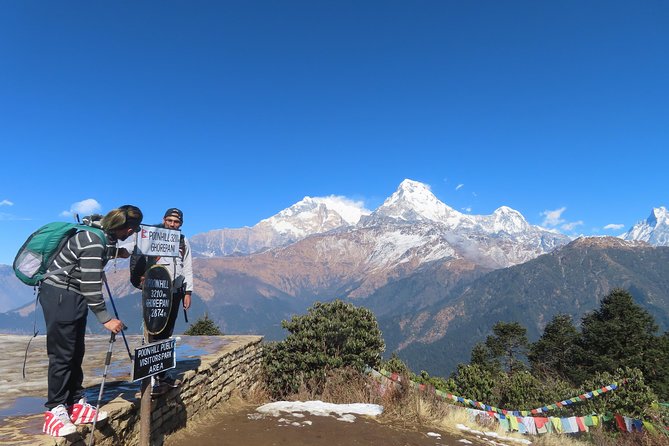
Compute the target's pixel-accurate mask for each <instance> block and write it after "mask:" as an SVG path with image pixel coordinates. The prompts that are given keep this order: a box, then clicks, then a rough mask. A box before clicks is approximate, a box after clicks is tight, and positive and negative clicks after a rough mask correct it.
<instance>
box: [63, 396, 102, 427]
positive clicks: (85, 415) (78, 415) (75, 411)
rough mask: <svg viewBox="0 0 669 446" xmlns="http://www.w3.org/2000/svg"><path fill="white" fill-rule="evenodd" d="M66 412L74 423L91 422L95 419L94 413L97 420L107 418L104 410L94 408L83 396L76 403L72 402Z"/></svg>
mask: <svg viewBox="0 0 669 446" xmlns="http://www.w3.org/2000/svg"><path fill="white" fill-rule="evenodd" d="M68 412H69V414H70V420H72V422H73V423H74V424H88V423H92V422H94V421H95V417H96V415H97V418H98V419H97V421H98V422H99V421H102V420H105V419H107V412H105V411H104V410H95V407H93V406H91V405H90V404H88V403H87V402H86V399H85V398H82V399H80V400H79V402H78V403H76V404H73V405H72V407H70V408H69V410H68Z"/></svg>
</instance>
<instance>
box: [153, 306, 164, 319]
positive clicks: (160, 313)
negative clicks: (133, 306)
mask: <svg viewBox="0 0 669 446" xmlns="http://www.w3.org/2000/svg"><path fill="white" fill-rule="evenodd" d="M151 317H167V311H165V309H164V308H152V309H151Z"/></svg>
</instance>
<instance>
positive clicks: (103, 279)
mask: <svg viewBox="0 0 669 446" xmlns="http://www.w3.org/2000/svg"><path fill="white" fill-rule="evenodd" d="M102 281H103V282H104V283H105V287H106V288H107V294H109V301H110V302H111V304H112V308H113V309H114V315H116V319H118V320H121V318H120V317H119V316H118V311H116V305H115V304H114V298H113V297H112V293H111V290H110V289H109V284H108V283H107V276H106V275H104V274H103V276H102ZM125 328H126V326H125V325H124V326H123V328H122V329H121V336H123V342H124V343H125V349H126V350H127V351H128V356H129V357H130V361H132V353H130V346H128V340H127V339H126V338H125V331H124V329H125Z"/></svg>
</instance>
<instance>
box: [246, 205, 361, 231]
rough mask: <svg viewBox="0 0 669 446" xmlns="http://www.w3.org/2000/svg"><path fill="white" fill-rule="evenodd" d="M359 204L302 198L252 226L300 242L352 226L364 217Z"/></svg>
mask: <svg viewBox="0 0 669 446" xmlns="http://www.w3.org/2000/svg"><path fill="white" fill-rule="evenodd" d="M368 213H369V211H368V210H366V209H365V208H364V207H363V205H362V203H360V202H355V201H352V200H349V199H347V198H344V197H337V196H334V195H332V196H329V197H314V198H312V197H304V199H302V200H301V201H298V202H297V203H295V204H294V205H292V206H290V207H289V208H286V209H284V210H282V211H281V212H279V213H278V214H276V215H274V216H272V217H270V218H267V219H265V220H262V221H261V222H260V223H258V224H257V225H256V226H258V227H263V226H269V227H271V228H272V229H273V230H274V231H276V232H277V233H279V234H283V235H289V236H291V237H295V238H303V237H306V236H309V235H312V234H317V233H321V232H327V231H330V230H332V229H336V228H339V227H342V226H349V225H354V224H356V223H357V222H358V221H359V220H360V217H361V216H362V215H366V214H368Z"/></svg>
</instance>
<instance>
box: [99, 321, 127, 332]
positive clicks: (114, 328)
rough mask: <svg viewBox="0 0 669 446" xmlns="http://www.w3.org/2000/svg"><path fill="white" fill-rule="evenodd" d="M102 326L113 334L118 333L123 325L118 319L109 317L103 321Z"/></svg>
mask: <svg viewBox="0 0 669 446" xmlns="http://www.w3.org/2000/svg"><path fill="white" fill-rule="evenodd" d="M104 326H105V328H106V329H107V330H109V331H111V332H112V333H115V334H118V333H119V332H120V331H121V330H123V327H124V325H123V322H121V321H119V320H118V319H110V320H108V321H107V322H105V323H104Z"/></svg>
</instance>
